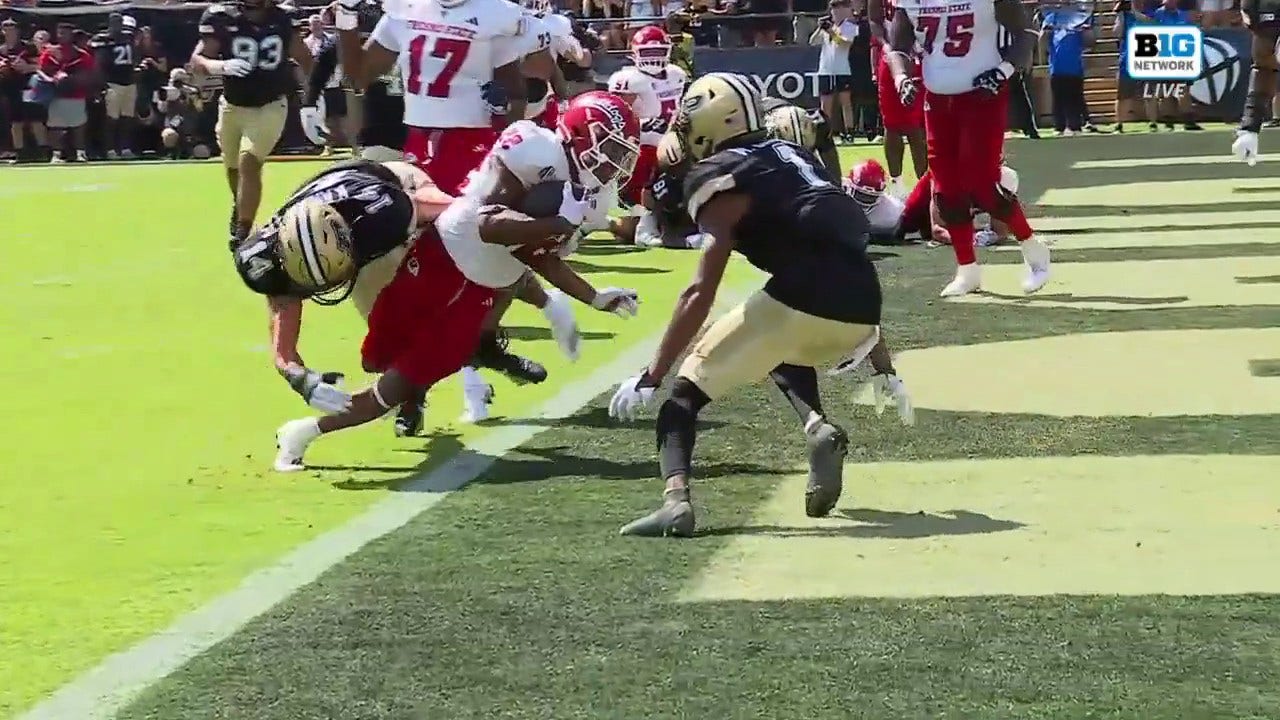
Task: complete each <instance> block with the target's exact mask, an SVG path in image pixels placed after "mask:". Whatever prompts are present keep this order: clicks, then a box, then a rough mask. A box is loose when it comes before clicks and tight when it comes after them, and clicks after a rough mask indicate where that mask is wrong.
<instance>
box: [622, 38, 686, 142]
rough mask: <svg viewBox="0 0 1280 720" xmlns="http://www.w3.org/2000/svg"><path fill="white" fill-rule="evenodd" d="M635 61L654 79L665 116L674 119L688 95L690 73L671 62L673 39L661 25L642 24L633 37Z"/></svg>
mask: <svg viewBox="0 0 1280 720" xmlns="http://www.w3.org/2000/svg"><path fill="white" fill-rule="evenodd" d="M631 61H632V62H634V63H635V65H636V67H637V68H639V69H640V72H642V73H644V74H645V75H648V76H649V78H650V79H651V80H653V91H654V92H655V93H656V94H657V95H658V102H659V103H661V104H662V110H661V112H662V116H663V117H665V118H667V119H668V120H670V119H671V118H672V117H673V116H674V115H675V113H676V108H678V107H679V106H680V98H682V97H684V86H685V85H687V84H688V83H689V76H688V75H686V74H685V72H684V70H683V69H681V68H680V67H679V66H677V65H672V64H671V38H669V37H668V36H667V31H665V30H663V29H662V28H660V27H658V26H657V25H649V26H647V27H642V28H640V29H639V30H637V31H636V34H635V35H633V36H631Z"/></svg>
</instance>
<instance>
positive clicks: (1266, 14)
mask: <svg viewBox="0 0 1280 720" xmlns="http://www.w3.org/2000/svg"><path fill="white" fill-rule="evenodd" d="M1240 10H1241V13H1242V14H1243V16H1244V25H1245V27H1247V28H1249V32H1250V33H1251V35H1252V37H1253V41H1252V42H1253V70H1252V71H1250V73H1249V91H1248V94H1246V95H1245V101H1244V114H1243V115H1242V116H1241V117H1240V129H1239V130H1237V131H1236V139H1235V142H1233V143H1232V144H1231V150H1232V152H1234V153H1235V154H1236V157H1238V158H1240V159H1241V160H1243V161H1245V162H1247V163H1249V164H1250V165H1254V164H1256V163H1257V162H1258V132H1259V131H1260V130H1261V129H1262V123H1263V122H1265V121H1266V120H1267V118H1268V117H1270V115H1271V107H1272V99H1274V98H1275V95H1276V73H1277V72H1280V0H1242V2H1241V4H1240Z"/></svg>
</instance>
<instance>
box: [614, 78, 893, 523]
mask: <svg viewBox="0 0 1280 720" xmlns="http://www.w3.org/2000/svg"><path fill="white" fill-rule="evenodd" d="M673 132H674V133H676V134H677V135H678V136H679V137H680V138H681V140H682V149H683V150H684V151H685V152H686V153H687V154H688V158H689V160H690V161H694V162H696V164H694V165H692V167H690V168H689V169H688V171H687V173H686V174H685V175H684V183H683V184H684V188H683V197H684V198H685V202H686V204H687V205H688V209H689V214H690V215H691V216H692V217H693V218H694V220H695V221H696V222H697V223H698V225H699V227H701V228H702V229H703V230H704V231H705V232H707V233H708V234H709V235H710V240H709V241H708V243H707V245H706V247H704V248H703V252H702V258H701V261H700V263H699V266H698V269H697V271H696V273H695V275H694V278H693V281H692V282H691V283H690V285H689V286H688V287H687V288H686V289H685V290H684V292H682V293H681V294H680V296H679V297H678V298H677V300H676V307H675V312H674V314H673V316H672V318H671V322H670V324H669V325H668V326H667V330H666V333H665V334H664V336H663V338H662V342H661V344H660V345H659V348H658V350H657V352H656V354H655V355H654V358H653V360H652V361H651V362H650V363H649V365H648V367H646V368H645V369H644V370H643V371H642V372H641V373H640V374H639V375H636V376H635V377H632V378H629V379H627V380H626V381H624V382H623V383H622V384H621V385H620V386H619V387H618V390H617V392H615V393H614V396H613V398H612V400H611V401H610V403H609V414H610V415H611V416H612V417H615V418H624V419H629V418H632V417H634V416H635V414H636V412H637V411H638V410H639V409H640V408H642V407H644V406H645V405H647V404H648V403H649V402H651V401H652V399H653V395H654V392H655V391H656V389H657V388H658V386H659V385H661V384H662V382H663V380H664V379H665V378H666V376H667V374H668V373H669V372H670V370H671V369H672V365H673V364H674V362H675V360H676V358H677V357H679V356H680V354H681V353H683V352H684V350H685V348H686V347H687V346H688V344H689V343H690V342H691V341H692V340H693V337H694V336H695V335H696V334H697V333H698V330H699V329H700V328H701V327H702V324H703V322H704V321H705V320H706V319H707V315H708V313H709V312H710V311H711V306H712V303H713V302H714V300H715V296H716V292H717V290H718V289H719V286H720V282H721V280H722V278H723V276H724V270H725V267H726V265H727V263H728V261H729V256H730V254H731V253H732V252H733V251H735V250H736V251H737V252H739V253H741V254H742V255H743V256H744V257H745V258H746V259H747V260H748V261H749V262H750V263H751V264H752V265H755V266H756V267H757V268H760V269H761V270H763V271H765V272H766V273H768V274H769V276H770V277H769V280H768V281H767V282H766V283H765V286H764V287H763V288H762V289H760V290H757V291H756V292H755V293H754V294H752V295H751V297H750V298H749V299H748V300H747V301H746V302H744V303H742V304H741V305H739V306H737V307H736V308H734V309H733V310H731V311H729V313H728V314H727V315H725V316H724V317H722V318H721V319H719V320H717V321H716V322H715V323H713V324H712V325H711V327H710V328H709V329H708V330H707V332H706V334H705V335H703V337H702V339H701V340H699V341H698V343H697V344H696V345H695V346H694V347H693V349H692V351H691V352H690V353H689V355H688V357H687V358H686V359H685V360H684V362H683V364H681V366H680V368H679V370H678V371H677V372H676V379H675V381H674V382H673V383H672V386H671V397H670V399H668V400H667V401H665V402H664V403H663V404H662V407H661V408H660V409H659V410H658V418H657V436H658V454H659V465H660V467H661V473H662V477H663V478H664V480H665V481H666V490H665V492H664V495H663V504H662V506H661V507H660V508H658V509H657V510H656V511H654V512H652V513H650V514H649V515H646V516H644V517H642V518H640V519H638V520H635V521H634V522H631V523H629V524H628V525H626V526H625V527H623V528H622V531H621V532H622V534H623V535H639V536H647V537H654V536H669V535H674V536H682V537H688V536H691V535H692V534H693V532H694V529H695V521H694V514H693V506H692V505H691V504H690V500H689V483H690V477H691V475H692V472H693V468H692V456H693V445H694V440H695V437H696V424H697V418H698V413H699V412H700V411H701V410H702V408H703V407H705V406H706V405H707V404H708V403H710V402H711V401H712V400H714V399H715V398H718V397H723V396H724V395H726V394H728V393H729V392H731V391H733V390H734V389H735V388H737V387H739V386H741V385H744V384H747V383H751V382H755V381H756V380H758V379H760V378H761V377H764V376H766V375H768V376H770V377H772V378H773V380H774V382H775V383H776V384H777V385H778V388H779V389H780V390H782V392H783V394H784V395H785V396H786V397H787V399H788V401H790V403H791V405H792V407H793V408H794V409H795V411H796V413H797V414H798V415H799V417H800V420H801V422H802V423H803V427H804V433H805V437H806V441H807V444H808V447H809V468H810V470H809V484H808V487H807V489H806V492H805V512H806V513H807V514H808V515H810V516H813V517H822V516H825V515H826V514H827V513H829V512H830V511H831V509H832V508H833V507H835V504H836V501H837V500H839V498H840V493H841V490H842V488H843V472H844V457H845V453H846V451H847V446H848V438H847V437H846V435H845V433H844V431H843V430H841V429H840V428H839V427H837V426H836V425H835V424H833V423H832V422H831V421H830V420H829V419H828V418H827V417H826V416H825V415H824V413H823V409H822V402H821V398H820V396H819V392H818V378H817V371H816V370H815V366H816V365H826V364H829V363H834V362H836V361H838V360H840V359H841V358H842V357H846V356H849V357H850V359H849V361H848V364H856V363H857V362H860V360H861V359H862V358H863V357H865V356H866V355H867V354H868V353H871V352H872V350H873V349H875V350H876V351H877V352H876V353H875V355H876V356H875V357H872V361H873V366H874V367H875V368H876V370H877V371H878V372H879V373H880V374H882V375H884V377H882V378H881V379H880V381H879V384H881V385H883V386H884V387H885V388H886V391H888V392H891V393H892V394H894V395H895V396H897V399H898V401H899V407H900V408H901V412H902V414H903V417H904V420H906V419H909V417H910V404H909V401H907V399H906V392H905V388H904V387H903V386H902V383H901V381H900V380H898V379H897V377H896V376H894V375H892V373H893V367H892V363H891V361H890V359H889V357H888V352H887V351H886V350H885V348H884V345H883V343H880V342H879V336H880V333H879V325H880V302H881V295H880V281H879V279H878V277H877V276H876V270H875V266H874V265H872V263H871V259H870V258H869V257H868V256H867V253H866V242H867V238H866V235H867V223H866V218H865V217H864V216H863V214H862V210H861V209H860V208H859V207H858V205H857V204H856V203H855V202H854V200H853V199H852V198H850V197H849V196H848V195H846V194H845V193H844V192H843V191H842V190H841V189H840V188H839V187H838V186H836V185H833V184H831V183H830V182H829V181H828V180H827V179H826V178H825V177H823V175H822V174H821V172H820V170H819V169H818V167H817V159H816V158H814V156H813V155H812V154H810V153H809V152H808V151H807V150H805V149H804V148H801V147H798V146H796V145H794V144H792V143H789V142H786V141H782V140H775V139H770V138H768V137H766V134H765V128H764V122H763V115H762V113H761V107H760V97H759V95H758V94H757V93H756V91H755V90H754V89H753V88H752V86H751V84H750V82H749V81H748V80H747V79H746V78H744V77H742V76H739V75H731V74H728V73H711V74H708V75H705V76H703V77H701V78H699V79H698V80H695V81H694V82H693V84H691V85H690V86H689V91H688V93H687V94H686V96H685V98H684V100H683V101H682V104H681V109H680V111H679V114H678V115H677V119H676V122H675V124H674V126H673ZM674 197H675V195H674V193H672V194H670V195H668V199H674ZM850 353H852V356H850ZM890 386H891V387H892V390H888V388H889V387H890Z"/></svg>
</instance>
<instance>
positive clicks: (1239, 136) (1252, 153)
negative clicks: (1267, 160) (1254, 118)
mask: <svg viewBox="0 0 1280 720" xmlns="http://www.w3.org/2000/svg"><path fill="white" fill-rule="evenodd" d="M1231 152H1233V153H1235V154H1236V157H1238V158H1240V159H1241V160H1243V161H1244V162H1247V163H1249V167H1253V166H1254V165H1257V164H1258V133H1256V132H1252V131H1249V130H1237V131H1236V140H1235V142H1233V143H1231Z"/></svg>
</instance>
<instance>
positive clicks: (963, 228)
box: [946, 220, 978, 265]
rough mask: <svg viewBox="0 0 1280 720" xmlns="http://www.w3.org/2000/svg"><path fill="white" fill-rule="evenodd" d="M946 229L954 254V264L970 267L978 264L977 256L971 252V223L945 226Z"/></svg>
mask: <svg viewBox="0 0 1280 720" xmlns="http://www.w3.org/2000/svg"><path fill="white" fill-rule="evenodd" d="M946 228H947V233H948V234H950V235H951V250H952V251H953V252H954V253H955V254H956V264H957V265H972V264H974V263H976V262H978V256H977V255H976V254H974V251H973V221H972V220H970V221H968V222H963V223H960V224H959V225H947V226H946Z"/></svg>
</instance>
